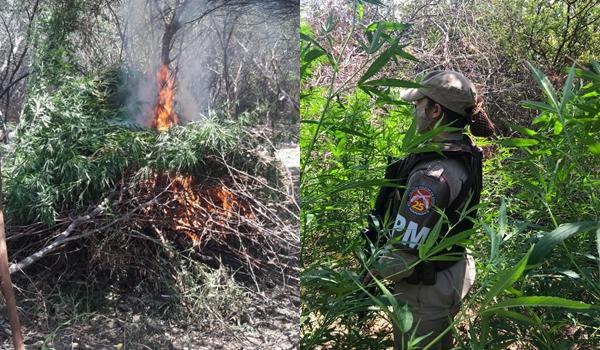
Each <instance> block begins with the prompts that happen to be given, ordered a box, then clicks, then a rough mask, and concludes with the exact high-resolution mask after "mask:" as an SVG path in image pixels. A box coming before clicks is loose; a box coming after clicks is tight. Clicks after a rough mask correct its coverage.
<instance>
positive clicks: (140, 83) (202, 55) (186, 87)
mask: <svg viewBox="0 0 600 350" xmlns="http://www.w3.org/2000/svg"><path fill="white" fill-rule="evenodd" d="M215 3H217V2H214V1H211V2H207V1H205V0H158V1H157V0H129V1H126V2H125V3H124V5H123V8H122V11H121V12H122V13H121V15H122V18H123V19H124V25H123V33H124V40H125V43H124V57H125V60H126V64H127V67H128V73H129V74H128V79H127V81H126V83H125V84H126V87H125V88H126V90H127V91H128V97H127V111H128V114H129V115H130V117H131V118H133V119H135V121H136V122H137V123H138V124H141V125H146V126H148V125H149V121H150V120H151V119H152V118H153V108H154V105H155V103H156V99H157V95H158V86H157V83H156V73H157V71H158V69H159V66H160V64H161V59H163V58H164V47H165V44H164V42H165V33H167V32H168V31H169V30H173V28H175V30H174V33H173V34H174V35H173V36H172V40H171V41H170V43H169V45H168V47H169V48H170V49H169V50H168V56H169V58H170V60H171V62H170V64H169V66H170V70H171V73H172V74H174V76H175V79H176V81H175V111H176V113H177V114H178V116H179V118H180V120H181V121H183V122H185V121H196V120H201V119H202V117H203V115H206V114H207V113H208V111H209V110H210V109H219V108H221V109H223V108H227V107H224V103H223V101H227V100H229V99H233V98H234V97H235V98H236V101H229V104H230V105H231V104H232V103H234V102H238V101H237V99H238V98H240V96H239V92H240V89H241V88H242V86H243V85H244V84H246V85H247V84H249V83H250V80H251V79H250V78H249V77H247V76H245V74H247V72H248V70H249V69H248V68H249V67H250V66H251V65H253V64H256V62H266V59H262V58H261V55H264V54H266V53H265V52H261V51H260V50H261V46H260V45H258V44H261V45H264V47H276V46H277V45H278V44H277V43H276V41H277V40H279V39H278V38H279V37H280V36H281V32H280V31H278V28H277V27H278V26H280V25H281V24H280V23H279V24H278V21H275V20H274V19H273V18H270V17H269V15H268V14H266V13H264V12H261V11H258V8H256V7H254V8H253V7H243V8H240V7H235V8H231V7H222V8H218V9H215V8H213V7H211V6H216V5H215ZM222 5H223V3H221V5H220V6H222ZM257 6H260V5H257ZM198 18H201V19H200V20H197V19H198ZM173 22H176V23H177V24H178V25H177V26H173V25H172V26H171V27H169V24H170V23H171V24H172V23H173ZM293 24H295V23H293ZM293 24H292V25H293ZM269 41H271V42H269ZM292 56H293V55H292ZM294 60H295V61H297V55H295V56H294ZM225 61H226V62H227V69H226V68H225V65H224V62H225ZM255 70H256V69H255ZM252 79H253V80H252V81H255V80H257V77H256V75H255V76H253V77H252Z"/></svg>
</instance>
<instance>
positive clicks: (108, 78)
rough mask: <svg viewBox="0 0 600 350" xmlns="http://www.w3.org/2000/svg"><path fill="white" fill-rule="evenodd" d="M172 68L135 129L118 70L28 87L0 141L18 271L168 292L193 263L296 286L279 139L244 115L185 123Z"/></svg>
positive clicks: (254, 282)
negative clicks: (274, 145) (13, 128)
mask: <svg viewBox="0 0 600 350" xmlns="http://www.w3.org/2000/svg"><path fill="white" fill-rule="evenodd" d="M160 73H162V71H161V72H160ZM167 76H168V71H167ZM162 77H166V76H165V75H161V74H159V79H158V81H159V91H160V97H159V98H158V99H157V104H156V107H155V108H154V110H155V115H154V116H152V118H151V120H150V121H149V123H148V125H147V127H145V128H144V127H138V128H134V129H132V128H128V127H125V126H123V125H121V124H120V123H116V122H114V121H115V120H116V119H117V118H118V117H122V115H121V114H122V111H121V109H119V105H118V104H116V103H115V101H116V99H115V91H117V86H118V74H116V72H115V71H114V70H112V71H108V72H105V73H103V74H101V75H98V76H94V77H87V78H78V79H70V80H68V81H66V82H64V83H63V84H62V85H61V86H60V87H59V88H58V89H56V90H55V91H50V90H49V89H45V88H43V87H42V86H40V84H33V85H32V91H31V92H30V98H29V100H28V102H27V104H26V107H25V110H24V113H23V116H22V119H21V122H20V125H19V126H18V128H17V136H16V138H15V140H14V142H13V143H11V144H10V145H8V146H6V147H5V148H4V149H3V159H4V164H3V166H4V169H3V182H4V183H3V184H4V189H3V191H4V202H5V212H6V216H7V219H8V228H7V233H8V245H9V252H10V259H11V260H12V261H13V264H12V266H11V271H12V272H13V273H15V272H24V273H25V275H27V276H28V278H30V277H31V276H37V277H39V279H37V280H39V281H42V280H46V282H47V283H53V282H52V281H53V280H55V278H56V276H59V275H60V276H61V278H63V279H64V278H66V277H64V274H65V271H68V275H69V276H71V277H70V278H85V279H87V281H88V282H89V283H90V284H92V285H94V284H96V285H99V284H104V285H109V286H118V287H119V288H121V287H123V288H126V289H127V288H133V287H139V286H140V284H141V283H143V284H144V285H146V286H153V287H155V288H157V289H156V290H155V292H156V293H157V294H158V295H160V294H161V293H163V294H164V290H161V288H163V287H164V286H165V285H168V287H167V288H168V289H170V290H176V291H178V292H182V289H185V288H187V287H189V285H190V284H189V283H187V284H181V278H180V276H178V275H177V273H178V271H181V269H180V268H181V263H182V262H190V261H195V262H197V263H199V264H200V265H199V266H203V267H202V269H204V270H205V267H206V268H214V269H223V268H225V269H227V270H228V271H229V273H230V274H235V275H236V276H238V278H237V280H239V281H240V282H241V283H244V284H246V285H248V286H250V287H251V288H254V290H260V289H262V288H265V287H266V288H269V287H274V286H278V287H282V288H290V287H292V288H293V286H297V283H298V266H297V256H298V253H299V242H298V235H297V221H298V219H297V210H298V207H297V203H295V201H294V199H293V198H292V197H290V196H288V194H287V191H286V190H285V189H284V188H283V183H282V182H281V181H280V172H279V168H278V166H277V165H276V162H274V161H273V158H270V157H269V156H268V154H269V147H270V146H268V145H270V143H269V142H268V140H266V139H263V138H262V137H261V136H260V133H259V132H256V131H252V129H251V128H249V127H248V125H249V124H248V123H247V122H248V120H244V118H239V119H238V120H235V121H231V120H227V119H225V118H220V117H219V116H218V115H216V114H215V113H211V114H210V115H208V116H205V117H203V118H201V119H199V120H197V121H195V122H190V123H187V124H186V125H178V121H179V118H178V116H177V115H176V113H175V112H174V109H173V96H172V95H171V96H169V93H172V92H173V91H172V89H173V85H172V82H170V81H169V79H166V80H164V79H163V80H161V79H162ZM245 117H246V118H250V117H251V114H247V115H245ZM148 126H149V127H148ZM186 264H187V263H186ZM16 275H21V274H20V273H18V274H16ZM91 276H93V277H91ZM37 280H36V282H37ZM204 282H205V281H201V280H196V281H193V282H192V284H194V283H195V284H202V283H204ZM282 283H283V284H282ZM16 284H17V285H18V284H19V280H18V279H17V281H16ZM159 286H163V287H159ZM163 289H164V288H163Z"/></svg>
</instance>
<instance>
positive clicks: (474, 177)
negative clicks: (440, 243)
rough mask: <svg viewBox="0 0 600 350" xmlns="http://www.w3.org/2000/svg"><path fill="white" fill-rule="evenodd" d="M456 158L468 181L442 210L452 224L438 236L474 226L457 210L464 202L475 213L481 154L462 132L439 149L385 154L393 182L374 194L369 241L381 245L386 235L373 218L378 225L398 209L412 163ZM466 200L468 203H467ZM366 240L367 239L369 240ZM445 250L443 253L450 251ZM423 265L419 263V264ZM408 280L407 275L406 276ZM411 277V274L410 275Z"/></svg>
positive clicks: (444, 265)
mask: <svg viewBox="0 0 600 350" xmlns="http://www.w3.org/2000/svg"><path fill="white" fill-rule="evenodd" d="M445 158H451V159H458V160H459V161H460V162H461V163H462V164H463V165H464V166H465V169H466V170H467V174H468V178H467V181H466V182H465V183H464V184H463V185H462V187H461V190H460V193H459V194H458V196H457V197H456V198H455V199H454V200H453V201H452V203H450V204H449V206H448V208H446V209H445V214H446V216H447V217H448V222H449V223H450V224H451V225H452V229H451V230H450V231H449V232H448V224H444V225H443V226H442V228H441V235H440V239H441V237H442V236H443V235H444V233H446V232H448V234H447V235H446V236H452V235H455V234H458V233H460V232H464V231H466V230H469V229H472V228H473V222H472V221H471V220H469V219H468V218H464V219H463V220H460V212H461V211H462V209H464V206H465V204H467V205H468V208H467V210H468V211H469V216H471V217H475V216H476V215H477V209H476V206H477V205H478V204H479V200H480V195H481V187H482V160H483V154H482V152H481V150H480V149H479V148H477V147H476V146H474V145H473V143H472V142H471V140H470V139H469V138H468V137H467V136H465V137H464V140H463V141H457V142H450V143H449V147H446V148H445V149H443V150H442V151H441V152H440V153H438V152H424V153H416V154H411V155H409V156H408V157H406V158H404V159H399V160H394V159H391V158H388V166H387V167H386V171H385V179H386V180H388V181H389V182H390V183H392V184H393V185H394V186H382V187H381V188H380V190H379V193H378V195H377V199H376V201H375V207H374V209H373V211H372V212H371V215H370V216H369V229H368V230H366V231H365V232H364V233H363V234H364V235H365V236H366V238H367V239H369V240H370V241H371V243H372V244H374V245H376V246H379V247H381V246H383V245H384V244H385V243H386V241H387V237H385V236H384V237H378V236H377V230H376V229H375V226H376V225H375V223H374V222H373V220H378V221H379V223H380V225H377V226H378V227H381V223H383V218H384V217H385V215H386V212H388V211H389V212H388V215H389V216H388V217H390V218H395V217H396V215H397V213H398V209H399V208H400V205H401V200H402V197H403V195H404V191H405V190H406V184H407V182H408V177H409V175H410V174H411V172H412V171H413V169H414V168H415V166H416V165H417V164H419V163H421V162H424V161H432V160H438V159H445ZM467 201H468V203H467ZM390 221H391V222H390V223H389V224H390V225H393V222H394V220H390ZM390 228H391V227H388V232H391V229H390ZM368 243H369V242H367V244H368ZM463 251H464V248H463V247H461V246H457V245H455V246H453V247H452V248H451V249H450V251H449V252H463ZM449 252H444V254H446V253H449ZM454 263H455V261H452V262H436V263H435V264H434V267H433V268H434V269H435V270H441V269H444V268H447V267H449V266H451V265H452V264H454ZM421 265H422V264H421ZM420 270H422V269H419V266H417V269H415V274H413V275H416V274H418V271H420ZM408 279H409V280H410V277H409V278H408ZM413 279H414V278H413Z"/></svg>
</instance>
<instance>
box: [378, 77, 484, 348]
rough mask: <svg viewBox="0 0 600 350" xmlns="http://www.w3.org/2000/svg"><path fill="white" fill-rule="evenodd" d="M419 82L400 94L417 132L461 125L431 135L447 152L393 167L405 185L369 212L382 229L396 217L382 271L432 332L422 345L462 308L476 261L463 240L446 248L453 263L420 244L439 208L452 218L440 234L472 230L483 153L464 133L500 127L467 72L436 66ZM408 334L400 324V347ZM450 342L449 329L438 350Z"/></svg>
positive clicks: (386, 192)
mask: <svg viewBox="0 0 600 350" xmlns="http://www.w3.org/2000/svg"><path fill="white" fill-rule="evenodd" d="M421 85H422V86H423V87H421V88H418V89H409V90H407V91H404V92H403V94H402V95H401V96H402V99H403V100H405V101H408V102H412V103H413V104H414V112H413V116H414V118H415V120H414V122H416V124H417V129H418V131H419V132H426V131H428V130H431V129H432V128H434V127H435V125H439V124H443V125H447V124H450V126H452V127H456V128H459V129H460V130H459V131H455V132H443V133H441V134H439V135H437V136H436V137H435V138H434V139H433V141H435V142H437V143H439V144H440V146H441V150H442V152H441V154H440V153H435V152H431V153H419V154H414V155H410V156H409V157H407V158H406V159H404V160H402V161H398V162H394V163H392V164H390V165H389V166H388V169H387V171H386V178H387V179H389V180H391V181H392V182H395V184H396V185H399V187H401V188H400V189H398V187H383V188H381V190H380V193H379V195H378V198H377V201H376V206H375V210H374V212H373V215H371V217H372V218H374V220H379V221H380V222H379V225H377V226H379V227H384V226H385V223H383V222H382V221H383V219H384V218H385V217H391V218H393V220H388V221H390V222H389V224H388V226H387V227H388V229H389V231H388V232H389V234H388V237H390V238H391V239H389V240H387V243H386V244H385V246H384V249H383V253H382V255H381V257H380V258H379V264H378V267H377V268H376V273H377V274H378V275H379V276H380V277H382V278H384V279H388V280H392V281H394V282H395V286H394V291H395V295H396V297H397V298H398V299H400V300H402V301H404V302H406V303H408V305H409V308H410V310H411V312H412V314H413V319H414V322H413V326H414V327H416V329H415V331H416V336H417V337H419V336H425V335H427V334H430V335H429V336H428V337H427V338H426V339H425V340H424V341H423V342H422V343H420V344H428V343H429V342H430V341H432V340H433V339H435V338H436V337H438V336H439V335H440V334H441V333H443V332H444V331H445V330H446V329H447V328H448V327H449V325H450V323H451V322H452V319H453V317H454V316H455V315H456V314H457V313H458V310H459V308H460V303H461V300H462V299H463V298H464V297H465V295H466V294H467V292H468V290H469V289H470V288H471V286H472V285H473V282H474V279H475V265H474V261H473V258H472V257H471V256H469V255H468V254H467V253H466V252H465V250H464V248H463V247H461V246H458V245H456V246H452V247H451V248H450V249H449V250H447V251H444V252H440V255H442V254H443V255H445V256H447V257H452V259H451V260H433V261H432V260H430V259H428V261H425V262H422V261H421V262H419V260H418V250H417V249H418V248H419V246H420V245H421V244H423V242H425V240H426V239H427V237H428V235H429V234H430V233H431V232H432V230H433V229H434V226H435V225H436V223H437V222H438V220H440V215H439V213H438V212H437V211H436V209H437V210H442V211H443V212H444V214H445V216H446V217H447V220H448V222H449V223H450V225H448V224H444V225H443V226H442V229H441V231H440V237H443V236H446V237H448V236H452V235H455V234H459V233H461V232H465V231H468V230H470V229H472V227H473V222H472V221H471V220H469V219H465V218H464V217H463V216H461V215H460V212H461V211H463V210H465V209H467V210H470V211H469V216H471V217H473V215H475V210H474V209H475V208H474V207H475V206H476V205H477V204H478V202H479V196H480V192H481V186H482V183H481V166H482V163H481V162H482V153H481V150H480V149H479V148H477V147H475V146H474V145H473V143H472V142H471V140H470V139H469V137H468V136H466V135H465V134H464V133H463V132H464V128H465V127H466V126H467V125H469V126H470V129H471V133H472V134H474V135H476V136H490V135H492V134H493V132H494V129H493V125H492V123H491V122H490V120H489V118H488V117H487V115H486V113H485V112H484V111H483V109H482V103H483V101H482V99H481V98H478V97H477V93H476V90H475V86H474V85H473V83H471V81H469V79H467V78H466V77H465V76H463V75H462V74H460V73H458V72H454V71H434V72H431V73H429V74H428V75H427V76H425V78H424V79H423V81H422V82H421ZM382 224H383V225H384V226H381V225H382ZM372 226H373V225H372ZM440 239H441V238H440ZM373 243H376V242H373ZM448 259H450V258H448ZM410 333H412V330H411V331H409V332H408V333H406V334H404V335H403V334H401V333H400V331H399V330H398V329H396V328H394V344H395V349H402V347H403V346H405V345H403V344H406V342H405V340H406V338H407V334H410ZM403 337H404V341H403ZM452 342H453V339H452V332H451V331H448V332H447V333H446V334H445V335H444V336H443V337H442V339H441V341H439V342H436V344H435V345H434V346H433V348H432V349H450V348H452Z"/></svg>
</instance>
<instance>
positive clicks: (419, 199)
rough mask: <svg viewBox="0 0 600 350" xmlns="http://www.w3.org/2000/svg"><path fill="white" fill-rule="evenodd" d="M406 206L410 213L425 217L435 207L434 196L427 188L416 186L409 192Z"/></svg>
mask: <svg viewBox="0 0 600 350" xmlns="http://www.w3.org/2000/svg"><path fill="white" fill-rule="evenodd" d="M407 204H408V209H409V210H410V212H411V213H413V214H415V215H425V214H427V213H429V211H430V210H431V208H432V207H433V206H434V205H435V196H434V195H433V191H432V190H431V189H430V188H429V187H426V186H416V187H414V188H413V189H412V190H411V191H410V193H409V196H408V203H407Z"/></svg>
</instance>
